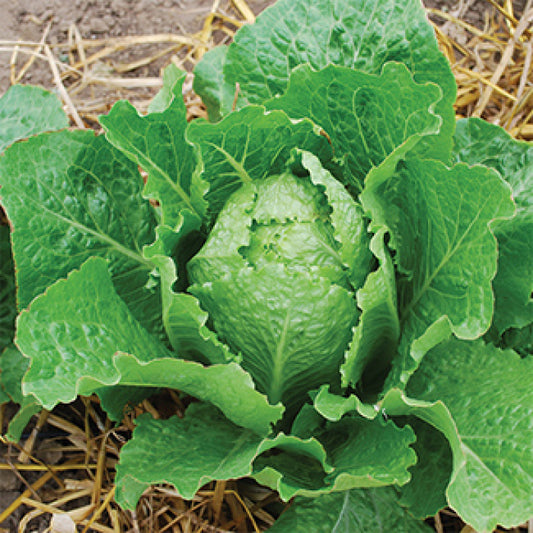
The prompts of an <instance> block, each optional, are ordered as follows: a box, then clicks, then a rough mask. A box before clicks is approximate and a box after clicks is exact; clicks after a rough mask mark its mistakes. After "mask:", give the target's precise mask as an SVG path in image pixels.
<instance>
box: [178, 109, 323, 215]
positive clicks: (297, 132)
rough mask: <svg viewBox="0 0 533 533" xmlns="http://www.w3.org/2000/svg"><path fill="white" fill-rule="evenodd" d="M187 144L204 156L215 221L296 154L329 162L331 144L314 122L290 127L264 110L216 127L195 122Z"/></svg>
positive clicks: (282, 116) (235, 116)
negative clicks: (238, 194) (244, 188)
mask: <svg viewBox="0 0 533 533" xmlns="http://www.w3.org/2000/svg"><path fill="white" fill-rule="evenodd" d="M187 139H188V140H189V141H190V142H192V143H193V144H195V145H197V146H198V148H199V150H200V153H201V157H202V163H203V173H202V177H203V179H204V180H205V181H206V182H208V183H209V191H208V193H207V195H206V198H207V200H208V202H209V211H210V213H211V215H212V216H216V215H217V214H218V212H219V211H220V209H221V208H222V206H223V205H224V203H225V202H226V200H227V199H228V198H229V196H230V195H231V193H233V192H234V191H236V190H237V189H238V188H239V187H240V186H241V185H242V184H243V183H250V182H252V181H254V180H260V179H263V178H265V177H266V176H268V175H271V174H278V173H280V172H281V171H282V170H283V169H284V168H285V165H286V163H287V160H288V159H289V155H290V152H291V150H292V149H293V148H301V149H302V150H307V151H309V152H312V153H314V154H315V155H317V156H318V157H319V159H320V160H321V161H328V160H329V159H331V147H330V146H329V144H328V141H327V139H326V138H325V137H324V136H322V135H320V130H319V129H318V128H317V127H316V126H315V125H314V124H313V123H312V122H311V121H310V120H301V121H292V120H291V119H289V117H288V116H287V115H286V114H285V113H283V112H282V111H272V112H267V111H265V108H264V107H261V106H249V107H246V108H245V109H242V110H241V111H238V112H235V113H231V114H230V115H229V116H228V117H226V118H225V119H224V120H222V121H221V122H219V123H217V124H210V123H208V122H206V121H203V120H195V121H194V122H192V123H191V124H190V126H189V129H188V130H187Z"/></svg>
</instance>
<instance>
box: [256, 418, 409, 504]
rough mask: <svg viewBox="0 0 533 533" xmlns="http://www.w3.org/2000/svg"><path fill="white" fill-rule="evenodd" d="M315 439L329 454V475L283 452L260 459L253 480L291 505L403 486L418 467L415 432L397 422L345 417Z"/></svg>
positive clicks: (315, 465) (317, 434)
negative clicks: (303, 498) (334, 494)
mask: <svg viewBox="0 0 533 533" xmlns="http://www.w3.org/2000/svg"><path fill="white" fill-rule="evenodd" d="M314 436H315V437H316V438H317V439H318V441H319V442H320V443H321V444H322V445H323V446H324V448H325V450H326V453H327V463H328V464H329V465H331V467H332V469H331V471H330V472H324V470H323V469H322V468H320V467H319V465H318V464H317V463H314V464H313V463H308V464H305V466H302V462H301V461H298V459H297V457H295V456H294V455H292V454H290V453H280V454H276V455H273V456H262V457H260V458H258V460H257V461H256V464H255V472H254V478H255V479H256V480H257V481H258V482H259V483H262V484H264V485H268V486H269V487H271V488H273V489H276V490H277V491H278V492H279V494H280V497H281V498H282V499H283V500H289V499H290V498H292V497H293V496H295V495H303V496H316V495H318V494H326V493H329V492H336V491H344V490H349V489H353V488H367V487H381V486H386V485H393V484H396V485H403V484H405V483H407V482H408V481H409V479H410V477H411V476H410V474H409V472H408V468H410V467H411V466H413V465H414V464H415V463H416V454H415V452H414V451H413V449H412V448H410V445H411V444H412V443H413V442H414V440H415V437H414V433H413V431H412V430H411V428H410V427H408V426H406V427H404V428H402V429H400V428H398V427H397V426H396V425H395V424H394V423H393V422H392V421H388V422H383V421H382V420H379V419H376V420H366V419H364V418H360V417H346V418H344V419H343V420H341V421H340V422H337V423H333V424H331V423H330V424H328V425H327V426H326V428H325V429H323V430H322V431H320V432H318V433H315V434H314ZM369 443H372V445H369Z"/></svg>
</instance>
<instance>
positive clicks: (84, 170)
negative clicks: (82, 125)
mask: <svg viewBox="0 0 533 533" xmlns="http://www.w3.org/2000/svg"><path fill="white" fill-rule="evenodd" d="M0 183H1V185H2V189H1V190H0V195H1V197H2V202H3V204H4V206H5V208H6V211H7V215H8V217H9V219H10V221H11V223H12V225H13V232H12V241H13V255H14V258H15V263H16V275H17V286H18V293H17V294H18V304H19V308H24V307H26V306H27V305H28V304H29V303H30V302H31V300H32V299H33V298H34V297H35V296H37V295H38V294H40V293H42V292H43V291H44V290H45V289H46V288H47V287H48V286H49V285H50V284H51V283H53V282H54V281H56V280H57V279H59V278H62V277H65V276H66V275H67V274H68V273H69V272H70V271H71V270H72V269H74V268H79V267H80V265H81V264H82V263H83V262H84V261H85V260H86V259H88V258H89V257H92V256H100V257H103V258H105V259H107V261H108V262H109V268H110V271H111V273H112V275H113V281H114V284H115V287H116V289H117V291H118V293H119V294H120V296H121V297H122V298H123V299H124V300H125V301H126V302H127V304H128V306H129V307H130V309H131V310H132V312H133V314H134V316H135V317H137V318H138V319H139V320H141V321H142V323H143V324H145V325H146V326H147V327H149V328H150V330H151V331H154V332H158V331H159V329H160V327H161V325H160V320H161V319H160V314H159V313H158V312H157V309H158V308H159V305H160V304H159V298H160V297H159V292H158V290H157V288H152V289H146V288H145V285H146V283H147V281H148V276H149V273H150V271H151V270H152V268H153V265H152V264H151V263H150V262H149V261H148V260H147V259H145V258H144V257H143V255H142V251H141V249H142V246H143V245H144V244H146V243H148V242H151V241H152V240H153V237H154V227H155V219H154V216H153V212H152V208H151V206H150V205H149V203H148V202H146V201H145V200H143V199H142V197H141V195H140V190H141V187H142V180H141V177H140V175H139V173H138V171H137V168H136V166H135V165H134V164H133V163H131V162H129V161H128V160H127V159H126V158H125V157H124V156H123V155H122V154H121V153H120V152H119V151H118V150H116V149H115V148H113V147H112V146H111V145H110V144H109V143H107V142H106V140H105V138H104V137H103V136H99V137H95V136H94V134H93V133H92V132H89V131H61V132H56V133H49V134H46V135H40V136H38V137H33V138H31V139H29V140H28V141H27V142H24V143H17V144H15V145H13V146H12V147H11V148H9V150H7V151H6V153H5V155H4V156H3V157H2V158H1V159H0Z"/></svg>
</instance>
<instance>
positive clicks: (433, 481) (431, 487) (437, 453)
mask: <svg viewBox="0 0 533 533" xmlns="http://www.w3.org/2000/svg"><path fill="white" fill-rule="evenodd" d="M407 420H408V424H409V425H410V426H411V427H412V428H413V430H414V432H415V434H416V442H415V443H414V444H413V448H414V450H415V452H416V455H417V457H418V461H417V463H416V465H415V466H414V467H412V468H411V469H410V472H411V480H410V481H409V483H407V484H405V485H403V486H402V487H400V488H399V489H398V490H399V492H400V494H401V498H400V504H401V505H403V506H404V507H407V508H408V509H409V512H410V513H411V514H412V515H413V516H416V517H417V518H422V519H424V518H428V517H430V516H434V515H436V514H437V513H438V512H439V511H440V510H441V509H443V508H444V507H446V506H447V502H446V488H447V486H448V483H449V481H450V474H451V472H452V453H451V450H450V445H449V443H448V441H447V440H446V437H445V436H444V435H443V434H442V433H441V432H440V431H438V430H436V429H435V428H433V427H431V426H429V425H428V424H426V423H424V422H421V421H420V420H417V419H416V418H414V417H409V418H408V419H407Z"/></svg>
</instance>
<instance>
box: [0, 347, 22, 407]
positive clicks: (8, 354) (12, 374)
mask: <svg viewBox="0 0 533 533" xmlns="http://www.w3.org/2000/svg"><path fill="white" fill-rule="evenodd" d="M26 370H28V360H27V359H26V358H25V357H24V356H23V355H22V354H21V353H20V351H19V350H17V349H16V347H15V346H13V345H10V346H8V347H7V348H6V349H5V350H4V351H3V352H2V353H1V354H0V390H2V391H4V392H5V393H6V394H7V396H8V400H11V401H13V402H15V403H18V404H21V403H22V402H23V400H24V396H23V395H22V391H21V388H20V387H21V382H22V378H23V376H24V374H25V372H26Z"/></svg>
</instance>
